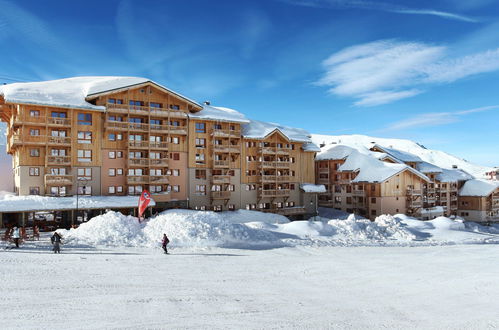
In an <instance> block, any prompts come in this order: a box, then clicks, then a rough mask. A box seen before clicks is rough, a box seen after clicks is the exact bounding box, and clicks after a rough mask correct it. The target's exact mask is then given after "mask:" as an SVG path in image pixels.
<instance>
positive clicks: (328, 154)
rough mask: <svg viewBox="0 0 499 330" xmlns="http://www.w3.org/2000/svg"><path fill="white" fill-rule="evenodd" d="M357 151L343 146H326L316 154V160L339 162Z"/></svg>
mask: <svg viewBox="0 0 499 330" xmlns="http://www.w3.org/2000/svg"><path fill="white" fill-rule="evenodd" d="M355 151H357V150H356V149H354V148H351V147H349V146H344V145H333V146H327V147H324V148H322V149H321V152H319V153H318V154H317V157H316V158H315V159H316V160H340V159H345V158H347V157H348V156H350V155H351V154H352V153H353V152H355ZM357 152H358V151H357Z"/></svg>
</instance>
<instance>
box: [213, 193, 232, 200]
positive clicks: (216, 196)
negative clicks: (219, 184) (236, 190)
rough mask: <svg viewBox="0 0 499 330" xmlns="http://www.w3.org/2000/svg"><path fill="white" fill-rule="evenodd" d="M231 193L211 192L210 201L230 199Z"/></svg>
mask: <svg viewBox="0 0 499 330" xmlns="http://www.w3.org/2000/svg"><path fill="white" fill-rule="evenodd" d="M230 193H231V191H212V192H211V194H210V196H211V199H230Z"/></svg>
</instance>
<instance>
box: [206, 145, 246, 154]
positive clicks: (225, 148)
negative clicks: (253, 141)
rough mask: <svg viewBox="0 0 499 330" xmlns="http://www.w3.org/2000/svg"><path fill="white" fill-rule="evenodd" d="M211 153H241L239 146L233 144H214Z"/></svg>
mask: <svg viewBox="0 0 499 330" xmlns="http://www.w3.org/2000/svg"><path fill="white" fill-rule="evenodd" d="M213 152H217V153H241V146H240V145H233V144H214V145H213Z"/></svg>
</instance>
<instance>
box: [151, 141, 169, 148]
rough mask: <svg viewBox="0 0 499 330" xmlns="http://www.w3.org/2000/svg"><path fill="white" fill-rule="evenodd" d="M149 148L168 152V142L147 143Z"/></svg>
mask: <svg viewBox="0 0 499 330" xmlns="http://www.w3.org/2000/svg"><path fill="white" fill-rule="evenodd" d="M149 148H151V149H164V150H168V142H154V141H153V142H149Z"/></svg>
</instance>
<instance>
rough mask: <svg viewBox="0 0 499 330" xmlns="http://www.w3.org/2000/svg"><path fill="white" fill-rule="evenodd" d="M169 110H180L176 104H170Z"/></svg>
mask: <svg viewBox="0 0 499 330" xmlns="http://www.w3.org/2000/svg"><path fill="white" fill-rule="evenodd" d="M170 109H172V110H180V106H179V105H178V104H170Z"/></svg>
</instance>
